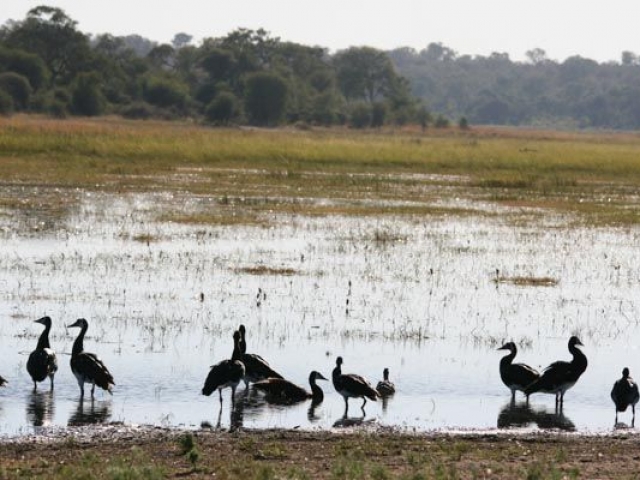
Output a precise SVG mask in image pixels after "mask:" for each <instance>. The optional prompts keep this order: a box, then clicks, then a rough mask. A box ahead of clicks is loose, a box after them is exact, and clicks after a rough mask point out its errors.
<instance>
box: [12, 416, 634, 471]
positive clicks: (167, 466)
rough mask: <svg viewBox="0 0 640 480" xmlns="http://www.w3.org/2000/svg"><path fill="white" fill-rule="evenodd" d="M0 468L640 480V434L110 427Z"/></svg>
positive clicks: (24, 451)
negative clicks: (639, 476)
mask: <svg viewBox="0 0 640 480" xmlns="http://www.w3.org/2000/svg"><path fill="white" fill-rule="evenodd" d="M0 462H1V467H0V468H1V470H0V474H1V475H0V476H1V478H30V477H44V478H175V477H182V476H187V477H189V478H222V479H233V478H238V479H251V478H260V479H269V478H331V479H334V478H373V479H384V478H415V479H418V478H496V479H514V478H526V479H536V478H559V479H560V478H588V479H594V478H607V479H608V478H637V476H638V472H640V436H638V435H636V434H635V433H634V432H632V431H625V432H621V433H619V434H615V435H611V436H580V435H575V434H569V435H567V434H504V433H500V434H486V433H485V434H464V435H458V434H456V435H452V434H408V433H397V432H386V431H375V432H371V431H367V432H364V431H349V432H337V433H336V432H299V431H260V432H258V431H240V432H214V431H197V432H191V433H186V434H185V433H184V432H176V431H168V430H161V429H128V428H120V427H113V428H111V427H109V428H106V429H104V430H98V431H96V430H93V431H91V432H90V433H89V432H88V431H82V430H77V431H67V432H66V433H64V434H62V435H56V436H39V437H30V438H26V439H24V438H23V439H20V440H7V441H4V442H2V443H1V444H0Z"/></svg>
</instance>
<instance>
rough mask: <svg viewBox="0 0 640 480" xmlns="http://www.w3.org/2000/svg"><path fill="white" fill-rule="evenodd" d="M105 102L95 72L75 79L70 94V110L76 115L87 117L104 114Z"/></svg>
mask: <svg viewBox="0 0 640 480" xmlns="http://www.w3.org/2000/svg"><path fill="white" fill-rule="evenodd" d="M105 107H106V101H105V99H104V96H103V95H102V92H101V91H100V77H99V76H98V74H97V73H95V72H88V73H81V74H79V75H78V76H77V77H76V80H75V82H74V86H73V90H72V93H71V108H72V111H73V113H75V114H76V115H86V116H88V117H92V116H96V115H101V114H102V113H104V110H105Z"/></svg>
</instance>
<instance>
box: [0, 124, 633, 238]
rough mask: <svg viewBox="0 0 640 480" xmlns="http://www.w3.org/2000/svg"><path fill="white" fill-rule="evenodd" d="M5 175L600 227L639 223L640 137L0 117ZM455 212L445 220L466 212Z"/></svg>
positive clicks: (259, 203) (297, 209)
mask: <svg viewBox="0 0 640 480" xmlns="http://www.w3.org/2000/svg"><path fill="white" fill-rule="evenodd" d="M0 179H1V181H2V183H3V184H5V185H32V186H33V185H46V186H48V187H51V186H54V187H64V188H82V189H98V190H107V191H118V192H121V191H134V192H139V191H156V190H179V191H187V192H190V193H192V194H195V195H206V196H213V197H216V198H220V199H221V200H224V199H226V200H227V203H226V205H228V206H233V207H235V208H233V209H232V208H229V209H227V210H225V211H223V212H221V214H220V215H211V216H209V217H207V215H206V214H203V213H201V212H195V213H193V214H187V215H185V216H183V217H181V218H180V217H177V218H176V219H175V221H184V222H198V223H199V222H204V223H219V224H223V225H224V224H235V223H243V222H245V221H246V222H249V223H252V222H255V221H256V218H257V217H258V216H259V215H256V212H258V213H264V212H267V213H270V212H271V213H286V214H291V213H294V214H295V213H299V214H304V215H307V214H311V215H332V214H339V215H363V214H364V215H367V214H376V215H377V214H381V213H386V212H390V213H392V214H398V215H412V214H417V215H430V214H442V213H443V210H447V209H448V208H452V207H451V206H450V205H445V206H443V205H442V201H443V200H444V201H449V200H454V201H456V200H458V199H460V198H466V199H468V200H471V201H477V200H481V201H486V202H490V203H493V204H496V205H497V206H504V207H507V208H511V207H512V206H519V207H523V206H528V207H532V208H542V209H545V210H547V209H548V210H551V211H553V212H556V211H557V212H560V213H571V214H573V215H576V216H579V217H581V218H585V219H586V221H587V222H592V223H594V224H598V225H601V224H636V223H639V222H640V218H638V215H635V214H632V213H629V211H632V210H633V209H632V208H629V207H630V205H631V206H635V205H634V204H635V202H636V201H637V200H636V198H635V193H634V192H636V191H638V187H640V136H639V135H635V134H629V133H625V134H623V133H620V134H611V133H606V134H605V133H601V134H598V133H558V132H535V131H528V130H515V129H502V130H496V129H481V128H479V129H472V130H470V131H467V132H460V131H457V130H456V131H444V132H441V131H430V132H427V133H426V134H423V133H421V132H417V131H411V130H402V131H375V132H357V131H352V130H346V129H345V130H339V129H338V130H305V131H297V130H263V129H211V128H205V127H201V126H197V125H192V124H187V123H168V122H132V121H125V120H120V119H98V120H92V119H89V120H86V119H84V120H78V119H75V120H66V121H59V120H50V119H42V118H36V117H29V116H16V117H11V118H3V119H0ZM603 198H614V199H615V201H614V202H610V201H609V202H603V201H602V199H603ZM253 200H256V201H255V202H254V201H253ZM8 202H10V201H9V200H7V199H5V200H4V203H5V204H7V203H8ZM400 202H403V203H402V204H401V203H400ZM221 204H225V203H224V201H221ZM455 208H457V209H458V210H457V211H456V210H449V211H445V212H444V214H453V215H456V214H465V212H466V210H467V208H460V207H459V206H457V207H455ZM439 209H443V210H439ZM238 210H242V211H249V212H250V214H248V215H242V214H241V215H239V214H238ZM476 213H478V211H476ZM479 213H480V214H490V213H491V212H490V210H487V209H486V208H485V209H480V211H479ZM234 217H235V218H234Z"/></svg>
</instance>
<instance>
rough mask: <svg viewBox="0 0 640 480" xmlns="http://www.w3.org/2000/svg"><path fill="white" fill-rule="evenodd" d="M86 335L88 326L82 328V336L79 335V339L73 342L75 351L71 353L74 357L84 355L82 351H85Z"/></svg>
mask: <svg viewBox="0 0 640 480" xmlns="http://www.w3.org/2000/svg"><path fill="white" fill-rule="evenodd" d="M85 333H87V326H86V325H84V326H83V327H82V330H80V334H79V335H78V338H76V341H75V342H73V350H72V351H71V356H72V357H74V356H76V355H78V354H80V353H82V351H83V350H84V334H85Z"/></svg>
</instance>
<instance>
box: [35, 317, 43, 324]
mask: <svg viewBox="0 0 640 480" xmlns="http://www.w3.org/2000/svg"><path fill="white" fill-rule="evenodd" d="M33 323H39V324H40V325H44V317H42V318H39V319H38V320H34V322H33Z"/></svg>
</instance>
